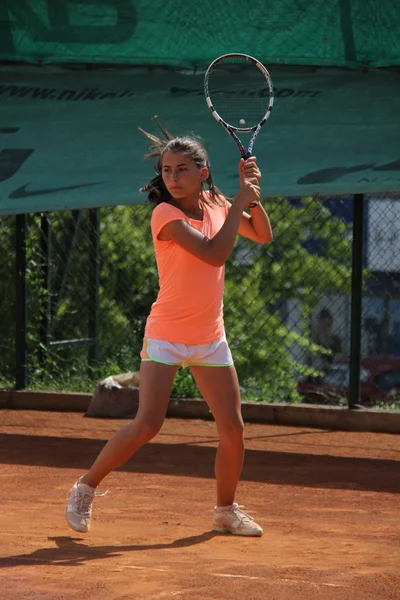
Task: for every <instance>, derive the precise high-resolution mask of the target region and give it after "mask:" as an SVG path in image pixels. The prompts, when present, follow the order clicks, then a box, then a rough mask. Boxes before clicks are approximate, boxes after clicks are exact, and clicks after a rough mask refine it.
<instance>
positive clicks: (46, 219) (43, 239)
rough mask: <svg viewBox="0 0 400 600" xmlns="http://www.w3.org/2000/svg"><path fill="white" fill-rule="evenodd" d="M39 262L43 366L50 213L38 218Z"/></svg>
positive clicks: (48, 311) (48, 294)
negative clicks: (41, 294)
mask: <svg viewBox="0 0 400 600" xmlns="http://www.w3.org/2000/svg"><path fill="white" fill-rule="evenodd" d="M40 254H41V256H40V262H41V279H42V287H43V296H42V299H41V307H40V326H39V337H40V352H39V360H40V362H41V364H42V366H43V364H44V362H45V359H46V354H47V345H48V342H49V324H50V319H51V305H50V300H51V289H50V259H51V222H50V213H47V212H46V213H43V214H42V215H41V218H40Z"/></svg>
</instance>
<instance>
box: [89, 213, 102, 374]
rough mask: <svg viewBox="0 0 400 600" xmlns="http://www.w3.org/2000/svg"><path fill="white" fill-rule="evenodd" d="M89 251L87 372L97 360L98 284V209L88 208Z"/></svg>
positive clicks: (90, 371) (90, 370)
mask: <svg viewBox="0 0 400 600" xmlns="http://www.w3.org/2000/svg"><path fill="white" fill-rule="evenodd" d="M89 221H90V251H89V294H88V295H89V306H91V307H92V309H91V311H90V313H89V338H91V343H90V345H89V350H88V362H89V374H90V375H92V367H93V366H95V365H96V364H97V363H98V360H99V285H100V209H98V208H91V209H90V210H89Z"/></svg>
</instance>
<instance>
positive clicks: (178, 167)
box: [161, 152, 208, 200]
mask: <svg viewBox="0 0 400 600" xmlns="http://www.w3.org/2000/svg"><path fill="white" fill-rule="evenodd" d="M161 173H162V178H163V182H164V184H165V187H166V188H167V190H168V191H169V193H170V194H171V196H172V197H173V198H174V199H176V200H184V199H185V198H195V199H197V198H198V195H199V194H200V191H201V184H202V182H203V181H204V180H205V179H207V177H208V169H207V167H204V168H202V169H199V167H198V166H197V165H196V163H195V162H194V161H193V160H192V159H191V158H189V157H188V156H187V155H186V154H184V153H183V152H166V153H165V154H164V156H163V158H162V170H161Z"/></svg>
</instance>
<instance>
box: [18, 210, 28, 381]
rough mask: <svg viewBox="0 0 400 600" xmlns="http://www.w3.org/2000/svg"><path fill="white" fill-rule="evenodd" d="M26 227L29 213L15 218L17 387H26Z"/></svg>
mask: <svg viewBox="0 0 400 600" xmlns="http://www.w3.org/2000/svg"><path fill="white" fill-rule="evenodd" d="M26 229H27V215H16V218H15V230H16V231H15V251H16V274H15V288H16V289H15V324H16V328H15V359H16V364H15V387H16V389H17V390H21V389H23V388H25V387H26V382H27V377H26V363H27V354H28V353H27V306H26Z"/></svg>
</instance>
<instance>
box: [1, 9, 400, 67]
mask: <svg viewBox="0 0 400 600" xmlns="http://www.w3.org/2000/svg"><path fill="white" fill-rule="evenodd" d="M0 4H1V6H0V60H9V61H24V62H30V63H40V64H43V63H91V64H93V63H102V64H115V63H119V64H121V63H126V64H130V65H143V64H145V65H164V66H171V67H176V66H179V67H188V68H193V67H196V68H202V67H204V66H205V65H206V64H207V63H209V62H210V61H211V60H213V59H214V58H215V57H217V56H219V55H221V54H224V53H227V52H245V53H247V54H252V55H254V56H256V57H257V58H258V59H260V60H262V61H265V62H267V63H268V64H270V65H275V64H276V65H284V64H290V65H319V66H328V65H329V66H348V67H352V68H353V67H361V68H364V67H366V66H368V67H385V66H392V65H398V64H399V63H400V35H399V31H400V2H399V1H398V0H279V1H276V0H252V1H251V2H240V1H238V0H224V1H223V2H215V0H203V1H201V2H196V1H190V0H175V1H174V2H172V1H171V0H90V1H89V0H5V1H4V0H2V2H1V3H0Z"/></svg>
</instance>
